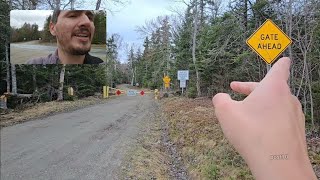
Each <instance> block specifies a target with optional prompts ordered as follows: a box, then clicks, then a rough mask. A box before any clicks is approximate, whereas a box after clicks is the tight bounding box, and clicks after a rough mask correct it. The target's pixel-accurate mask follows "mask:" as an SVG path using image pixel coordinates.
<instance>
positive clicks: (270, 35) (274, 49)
mask: <svg viewBox="0 0 320 180" xmlns="http://www.w3.org/2000/svg"><path fill="white" fill-rule="evenodd" d="M291 43H292V41H291V39H290V38H289V37H288V36H287V35H286V34H285V33H284V32H283V31H282V30H281V29H280V28H279V27H278V26H277V25H276V24H275V23H274V22H272V21H271V20H270V19H267V20H266V21H265V22H264V23H263V24H262V25H261V26H260V27H259V28H258V29H257V30H256V31H255V32H254V33H253V34H252V35H251V36H250V37H249V38H248V39H247V44H248V45H249V46H250V48H251V49H252V50H254V51H255V52H256V53H257V54H258V55H259V56H260V57H261V58H262V59H263V60H264V61H265V62H266V63H267V64H268V65H269V66H271V64H272V63H273V62H274V61H275V59H276V58H277V57H278V56H279V55H280V54H281V53H283V51H284V50H286V49H287V47H288V46H289V45H290V44H291Z"/></svg>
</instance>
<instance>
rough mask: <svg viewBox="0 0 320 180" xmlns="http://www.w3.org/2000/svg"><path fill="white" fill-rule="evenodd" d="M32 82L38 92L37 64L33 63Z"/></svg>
mask: <svg viewBox="0 0 320 180" xmlns="http://www.w3.org/2000/svg"><path fill="white" fill-rule="evenodd" d="M32 70H33V72H32V84H33V92H38V87H37V78H36V73H37V66H36V65H35V64H34V65H32Z"/></svg>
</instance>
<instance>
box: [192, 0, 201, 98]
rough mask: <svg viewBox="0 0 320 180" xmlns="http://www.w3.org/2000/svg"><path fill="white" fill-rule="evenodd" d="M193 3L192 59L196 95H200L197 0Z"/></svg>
mask: <svg viewBox="0 0 320 180" xmlns="http://www.w3.org/2000/svg"><path fill="white" fill-rule="evenodd" d="M193 3H194V10H193V14H194V23H193V34H192V61H193V64H194V67H195V70H196V78H197V80H196V81H197V82H196V86H197V95H198V97H199V96H201V89H200V74H199V70H198V67H197V63H196V40H197V31H198V3H197V0H194V1H193Z"/></svg>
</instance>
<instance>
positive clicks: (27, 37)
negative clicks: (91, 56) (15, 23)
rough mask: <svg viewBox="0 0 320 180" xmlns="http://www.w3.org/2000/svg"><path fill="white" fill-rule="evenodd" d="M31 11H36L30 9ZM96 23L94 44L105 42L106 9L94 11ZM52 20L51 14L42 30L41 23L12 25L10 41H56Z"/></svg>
mask: <svg viewBox="0 0 320 180" xmlns="http://www.w3.org/2000/svg"><path fill="white" fill-rule="evenodd" d="M29 13H34V12H32V11H29ZM94 16H95V18H94V24H95V33H94V37H93V40H92V43H93V44H105V43H106V41H105V39H106V13H105V12H104V11H95V12H94ZM50 21H51V15H50V16H48V17H47V18H46V20H45V22H43V24H44V28H43V30H42V31H40V30H39V25H38V24H36V23H34V24H29V23H24V25H23V26H22V27H19V28H16V27H11V33H10V34H11V39H10V42H22V41H31V40H39V39H41V43H44V42H56V39H55V37H54V36H52V35H51V33H50V30H49V24H50Z"/></svg>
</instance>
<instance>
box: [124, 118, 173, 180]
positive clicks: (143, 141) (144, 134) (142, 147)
mask: <svg viewBox="0 0 320 180" xmlns="http://www.w3.org/2000/svg"><path fill="white" fill-rule="evenodd" d="M141 128H142V131H141V134H140V136H139V137H140V138H139V139H138V140H137V143H136V145H135V146H134V147H132V149H131V150H130V152H129V153H128V154H127V155H126V158H125V161H124V163H123V164H122V165H121V166H122V169H121V173H120V179H170V176H169V172H168V169H169V165H168V163H169V156H168V155H167V154H166V153H165V150H164V149H163V146H162V145H161V134H162V129H161V125H160V119H159V117H157V116H156V117H150V121H148V123H146V124H144V125H143V127H141Z"/></svg>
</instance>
